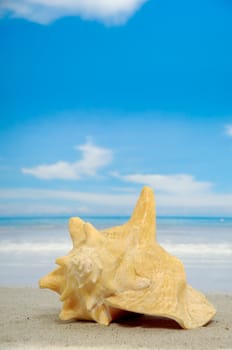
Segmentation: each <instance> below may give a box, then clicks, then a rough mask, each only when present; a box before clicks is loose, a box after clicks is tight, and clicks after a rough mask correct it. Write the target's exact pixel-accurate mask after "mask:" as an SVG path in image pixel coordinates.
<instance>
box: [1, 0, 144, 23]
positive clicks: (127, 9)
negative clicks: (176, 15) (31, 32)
mask: <svg viewBox="0 0 232 350" xmlns="http://www.w3.org/2000/svg"><path fill="white" fill-rule="evenodd" d="M147 1H148V0H65V1H64V0H2V1H1V4H0V15H2V16H3V15H6V14H10V16H12V17H19V18H25V19H28V20H30V21H33V22H38V23H41V24H47V23H50V22H52V21H54V20H56V19H58V18H61V17H64V16H80V17H81V18H83V19H96V20H100V21H102V22H104V23H106V24H123V23H125V22H126V21H127V19H128V18H129V17H130V16H132V15H133V14H134V13H135V12H136V11H137V10H138V9H139V8H140V7H141V6H142V5H143V4H144V3H145V2H147Z"/></svg>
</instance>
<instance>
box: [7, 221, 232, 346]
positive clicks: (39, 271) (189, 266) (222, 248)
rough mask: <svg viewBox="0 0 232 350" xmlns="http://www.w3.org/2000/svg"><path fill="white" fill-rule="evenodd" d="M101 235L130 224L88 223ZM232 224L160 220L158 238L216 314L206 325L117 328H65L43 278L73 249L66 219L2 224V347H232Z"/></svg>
mask: <svg viewBox="0 0 232 350" xmlns="http://www.w3.org/2000/svg"><path fill="white" fill-rule="evenodd" d="M86 221H89V222H92V223H93V224H94V225H95V226H96V227H97V228H98V229H102V228H105V227H112V226H116V225H121V224H123V223H124V222H125V221H127V218H125V217H122V218H117V217H116V218H115V217H112V218H109V217H107V218H102V217H101V218H87V219H86ZM231 232H232V220H231V219H225V220H220V219H218V218H205V219H202V218H188V219H186V218H158V220H157V239H158V241H159V243H160V244H161V245H162V246H163V247H164V248H165V249H167V251H169V252H170V253H172V254H173V255H175V256H177V257H179V258H180V259H181V260H182V261H183V263H184V266H185V269H186V274H187V281H188V283H189V284H190V285H192V286H193V287H194V288H196V289H198V290H199V291H201V292H203V293H204V294H206V295H207V297H208V299H209V301H211V302H212V303H213V305H214V306H215V307H216V309H217V314H216V316H215V317H214V319H213V320H212V321H211V322H210V323H209V324H208V325H207V326H205V327H201V328H198V329H194V330H183V329H181V328H180V327H179V326H178V325H177V324H176V323H175V322H174V321H172V320H167V319H157V318H155V317H148V316H140V317H133V318H131V319H126V320H121V321H120V322H117V323H112V324H111V325H110V326H108V327H104V326H100V325H99V324H96V323H94V322H80V321H75V322H63V321H60V320H59V313H60V310H61V307H62V304H61V302H60V301H59V296H58V295H57V294H56V293H54V292H51V291H49V290H40V289H39V288H38V280H39V279H40V278H41V277H42V276H44V275H46V274H47V273H48V272H50V271H51V270H53V269H54V268H55V267H56V265H55V259H56V258H57V257H59V256H63V255H66V254H67V253H68V251H69V250H70V249H71V247H72V244H71V240H70V236H69V233H68V219H67V218H64V219H63V218H24V219H11V220H9V219H8V220H5V219H2V220H0V266H1V268H0V304H1V305H0V310H1V313H0V349H3V350H10V349H17V350H19V349H25V350H29V349H32V350H33V349H51V350H53V349H58V350H61V349H67V348H68V349H80V350H81V349H84V350H90V349H91V350H94V349H96V350H101V349H129V350H130V349H160V350H162V349H164V350H165V349H174V350H175V349H176V350H178V349H202V350H203V349H215V350H216V349H232V282H231V275H232V235H231Z"/></svg>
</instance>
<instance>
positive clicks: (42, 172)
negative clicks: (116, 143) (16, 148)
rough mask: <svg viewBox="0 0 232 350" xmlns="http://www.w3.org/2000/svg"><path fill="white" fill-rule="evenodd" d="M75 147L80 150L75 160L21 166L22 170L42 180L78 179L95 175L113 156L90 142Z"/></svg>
mask: <svg viewBox="0 0 232 350" xmlns="http://www.w3.org/2000/svg"><path fill="white" fill-rule="evenodd" d="M75 148H76V149H77V150H79V151H81V152H82V159H81V160H79V161H77V162H73V163H68V162H65V161H58V162H56V163H54V164H42V165H38V166H36V167H33V168H22V172H23V173H24V174H30V175H33V176H35V177H38V178H40V179H44V180H51V179H62V180H78V179H80V178H82V177H83V176H95V175H96V174H97V171H98V170H99V169H101V168H103V167H105V166H106V165H108V164H109V163H110V162H111V160H112V158H113V154H112V151H111V150H109V149H107V148H101V147H97V146H95V145H93V144H92V143H90V142H87V143H86V144H84V145H80V146H76V147H75Z"/></svg>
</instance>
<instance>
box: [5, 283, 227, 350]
mask: <svg viewBox="0 0 232 350" xmlns="http://www.w3.org/2000/svg"><path fill="white" fill-rule="evenodd" d="M208 299H209V300H210V301H211V302H212V303H213V304H214V305H215V306H216V308H217V314H216V316H215V318H214V320H213V321H212V322H210V323H209V324H208V325H207V326H205V327H202V328H198V329H195V330H182V329H180V328H179V326H178V325H177V324H176V323H175V322H174V321H171V320H166V319H157V318H154V317H146V316H140V317H134V318H131V319H127V320H123V321H120V322H119V323H112V324H111V325H110V326H108V327H105V326H101V325H98V324H96V323H93V322H77V321H76V322H62V321H60V320H59V318H58V314H59V311H60V307H61V303H60V302H59V297H58V295H57V294H55V293H53V292H51V291H48V290H39V289H35V288H0V349H4V350H8V349H16V350H19V349H27V350H28V349H32V350H33V349H49V350H51V349H52V350H53V349H58V350H60V349H80V350H81V349H85V350H94V349H97V350H101V349H112V350H113V349H115V350H116V349H174V350H175V349H232V295H226V294H225V295H220V294H218V295H216V294H215V295H208Z"/></svg>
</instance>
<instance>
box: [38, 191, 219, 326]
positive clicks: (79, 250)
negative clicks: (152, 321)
mask: <svg viewBox="0 0 232 350" xmlns="http://www.w3.org/2000/svg"><path fill="white" fill-rule="evenodd" d="M69 230H70V235H71V238H72V241H73V249H72V250H71V251H70V252H69V254H68V255H67V256H64V257H61V258H58V259H57V260H56V263H57V264H58V265H59V267H58V268H57V269H56V270H54V271H53V272H51V273H49V274H48V275H47V276H45V277H43V278H42V279H41V280H40V287H41V288H49V289H52V290H53V291H55V292H57V293H59V294H60V295H61V296H60V300H61V301H63V308H62V311H61V313H60V315H59V316H60V318H61V319H62V320H70V319H76V320H94V321H96V322H98V323H100V324H103V325H108V324H109V323H110V322H111V321H112V320H116V319H118V318H119V317H121V316H122V315H123V314H124V313H125V312H136V313H140V314H146V315H154V316H161V317H167V318H170V319H173V320H175V321H176V322H177V323H178V324H179V325H180V326H181V327H183V328H186V329H191V328H196V327H200V326H203V325H205V324H206V323H208V322H209V320H211V319H212V317H213V316H214V315H215V312H216V311H215V309H214V307H213V305H211V304H210V303H209V302H208V301H207V300H206V298H205V296H204V295H203V294H201V293H200V292H198V291H196V290H195V289H193V288H192V287H190V286H189V285H188V284H187V283H186V276H185V270H184V266H183V264H182V262H181V261H180V260H179V259H177V258H176V257H174V256H172V255H170V254H169V253H167V252H166V251H165V250H164V249H163V248H162V247H160V246H159V245H158V243H157V242H156V238H155V201H154V194H153V191H152V190H151V189H150V188H149V187H144V188H143V190H142V192H141V195H140V198H139V200H138V202H137V205H136V207H135V209H134V212H133V215H132V217H131V219H130V220H129V221H128V222H127V223H125V224H124V225H122V226H116V227H112V228H109V229H105V230H101V231H98V230H96V228H94V226H92V225H91V224H89V223H86V222H84V221H83V220H81V219H80V218H71V219H70V221H69Z"/></svg>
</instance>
